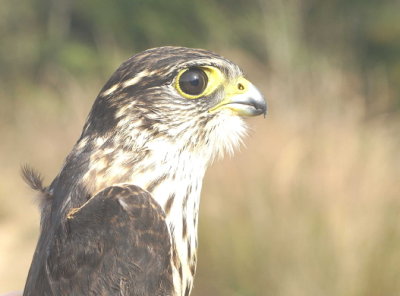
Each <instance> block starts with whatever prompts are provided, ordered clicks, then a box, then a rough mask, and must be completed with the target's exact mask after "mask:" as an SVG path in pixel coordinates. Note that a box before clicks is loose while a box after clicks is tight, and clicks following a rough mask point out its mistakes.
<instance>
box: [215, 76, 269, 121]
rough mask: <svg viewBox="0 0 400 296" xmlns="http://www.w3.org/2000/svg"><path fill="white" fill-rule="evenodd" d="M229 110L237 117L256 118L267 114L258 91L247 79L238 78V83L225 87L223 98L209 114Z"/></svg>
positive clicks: (265, 106)
mask: <svg viewBox="0 0 400 296" xmlns="http://www.w3.org/2000/svg"><path fill="white" fill-rule="evenodd" d="M222 109H229V110H230V111H231V112H232V113H233V114H235V115H239V116H257V115H261V114H264V117H265V115H266V113H267V104H266V102H265V100H264V97H263V95H262V94H261V93H260V91H259V90H258V89H257V88H256V87H255V86H254V85H253V84H252V83H251V82H249V81H248V80H247V79H245V78H243V77H240V78H239V79H238V81H237V82H236V83H235V84H234V85H231V86H228V87H227V91H226V95H225V98H224V99H223V100H222V101H221V102H220V103H218V104H217V105H216V106H214V107H212V108H211V109H210V112H213V111H217V110H222Z"/></svg>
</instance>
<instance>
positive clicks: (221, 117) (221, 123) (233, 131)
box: [209, 108, 247, 158]
mask: <svg viewBox="0 0 400 296" xmlns="http://www.w3.org/2000/svg"><path fill="white" fill-rule="evenodd" d="M232 115H233V113H232V110H229V109H225V108H224V109H221V110H219V112H218V115H217V116H216V117H215V118H214V120H213V121H214V122H215V125H217V126H216V128H214V129H212V132H211V133H210V134H209V140H210V146H212V148H213V157H212V158H215V157H217V158H223V156H224V155H225V154H229V155H230V156H231V155H233V153H234V151H235V150H236V149H237V148H238V147H239V146H240V145H241V144H242V139H243V137H244V136H246V134H247V125H246V122H245V121H244V120H243V119H242V118H241V117H240V116H232Z"/></svg>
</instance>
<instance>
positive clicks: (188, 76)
mask: <svg viewBox="0 0 400 296" xmlns="http://www.w3.org/2000/svg"><path fill="white" fill-rule="evenodd" d="M207 82H208V78H207V74H206V73H205V72H204V71H203V70H202V69H199V68H189V69H187V70H186V71H185V72H183V73H182V75H181V76H180V77H179V88H180V89H181V90H182V92H184V93H185V94H188V95H191V96H197V95H200V94H201V93H202V92H203V91H204V90H205V89H206V87H207Z"/></svg>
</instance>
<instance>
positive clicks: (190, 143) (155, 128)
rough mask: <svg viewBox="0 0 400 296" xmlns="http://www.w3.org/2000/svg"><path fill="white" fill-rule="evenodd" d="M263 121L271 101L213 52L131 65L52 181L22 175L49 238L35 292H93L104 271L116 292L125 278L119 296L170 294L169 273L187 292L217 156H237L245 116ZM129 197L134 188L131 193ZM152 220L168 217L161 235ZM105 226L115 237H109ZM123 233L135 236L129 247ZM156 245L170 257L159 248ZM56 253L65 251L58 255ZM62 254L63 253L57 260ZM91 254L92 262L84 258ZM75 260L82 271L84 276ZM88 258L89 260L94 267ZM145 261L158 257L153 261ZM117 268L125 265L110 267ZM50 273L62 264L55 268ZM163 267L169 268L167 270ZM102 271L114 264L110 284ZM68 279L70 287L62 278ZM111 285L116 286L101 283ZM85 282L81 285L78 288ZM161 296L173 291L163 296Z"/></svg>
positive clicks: (158, 53) (104, 93)
mask: <svg viewBox="0 0 400 296" xmlns="http://www.w3.org/2000/svg"><path fill="white" fill-rule="evenodd" d="M265 113H266V104H265V101H264V99H263V97H262V95H261V94H260V92H259V91H258V90H257V89H256V88H255V87H254V86H253V85H252V84H251V83H250V82H249V81H248V80H246V79H245V78H244V76H243V72H242V71H241V70H240V69H239V67H238V66H236V65H235V64H233V63H232V62H230V61H228V60H227V59H225V58H223V57H221V56H218V55H216V54H214V53H212V52H209V51H205V50H201V49H189V48H183V47H161V48H155V49H150V50H147V51H144V52H142V53H139V54H137V55H135V56H133V57H131V58H130V59H128V60H127V61H126V62H124V63H123V64H122V65H121V66H120V67H119V68H118V69H117V70H116V71H115V73H114V74H113V75H112V76H111V78H110V79H109V81H108V82H107V83H106V85H105V86H104V87H103V89H102V90H101V91H100V93H99V95H98V96H97V98H96V100H95V102H94V105H93V107H92V110H91V112H90V114H89V116H88V119H87V121H86V124H85V126H84V128H83V132H82V135H81V137H80V138H79V140H78V142H77V143H76V145H75V146H74V148H73V149H72V151H71V153H70V154H69V155H68V157H67V159H66V161H65V163H64V166H63V168H62V169H61V172H60V173H59V174H58V176H57V177H56V178H55V179H54V181H53V182H52V183H51V185H50V186H49V187H46V188H43V186H42V185H41V183H40V178H39V177H38V176H37V175H35V174H33V173H32V172H30V171H29V170H25V172H24V175H25V178H26V179H27V181H28V182H29V183H30V184H31V186H32V187H33V188H35V189H38V190H40V191H42V193H43V196H44V201H43V205H42V222H41V225H42V234H41V237H40V239H39V242H38V247H37V252H36V253H35V257H34V261H33V264H32V267H31V271H30V276H29V278H28V282H27V286H26V291H35V289H36V288H35V287H39V288H40V289H42V288H43V289H44V290H46V289H48V288H49V285H53V286H57V285H61V284H62V285H63V286H62V287H63V288H62V289H64V290H62V289H61V288H60V289H61V290H62V291H66V292H65V293H58V294H64V295H72V294H74V295H76V294H77V293H73V292H71V291H77V290H72V289H84V288H83V287H86V285H87V284H88V281H87V279H88V278H89V277H88V276H86V274H85V276H84V277H82V275H83V273H86V272H91V274H92V276H93V275H96V274H98V273H99V272H100V273H101V274H102V277H101V279H102V281H101V283H99V285H100V287H101V288H102V289H103V288H104V289H109V288H110V289H111V288H112V289H114V288H115V285H116V284H115V283H117V282H119V283H120V285H121V283H123V287H121V286H119V287H118V288H119V289H120V291H128V290H129V289H128V288H127V287H129V285H127V286H126V287H125V284H124V283H125V280H126V277H130V284H131V285H132V287H133V286H134V287H135V291H136V288H137V287H142V288H143V287H144V284H145V286H146V287H147V286H149V285H152V284H154V283H156V284H155V285H153V286H154V288H155V290H157V291H159V288H160V287H161V288H162V289H164V290H165V289H166V288H165V287H164V286H162V285H161V286H160V283H164V280H163V279H160V274H166V282H167V283H173V290H174V291H175V294H176V295H183V293H184V295H189V293H190V290H191V287H192V282H193V277H194V274H195V270H196V262H197V257H196V256H197V255H196V250H197V224H198V211H199V202H200V191H201V186H202V180H203V176H204V173H205V170H206V168H207V165H208V164H209V163H210V162H211V160H212V159H213V158H214V157H215V156H217V155H222V154H223V153H224V151H228V152H232V151H233V148H234V146H235V145H236V144H238V143H240V139H241V137H242V136H243V135H244V134H245V130H246V127H245V124H244V121H243V119H242V118H243V117H244V116H256V115H260V114H265ZM116 188H117V189H118V188H120V189H118V190H119V191H118V190H117V189H116ZM132 188H134V189H135V190H134V191H132ZM115 190H117V191H118V192H119V193H118V192H116V191H115ZM121 192H125V193H124V196H121V194H122V193H121ZM123 197H124V198H123ZM116 202H117V203H119V204H118V205H117V204H116ZM129 204H131V205H132V204H133V205H135V206H133V207H130V206H129ZM113 209H114V210H115V211H114V210H113ZM132 209H133V210H134V211H133V212H132V211H131V210H132ZM137 209H140V210H141V211H142V212H143V213H144V214H143V215H142V214H140V213H142V212H140V211H139V213H138V212H137V211H136V210H137ZM131 212H132V213H131ZM85 213H86V214H85ZM116 213H125V216H124V215H122V214H121V215H122V216H120V215H117V214H116ZM105 214H107V215H105ZM113 215H115V217H114V216H113ZM77 216H78V218H76V217H77ZM79 217H81V218H79ZM107 217H108V218H110V219H108V218H107ZM111 217H112V219H111ZM149 217H156V218H157V219H158V218H159V219H158V220H157V221H158V222H157V223H158V224H157V225H158V226H157V225H156V226H157V227H155V226H154V223H153V222H154V221H155V220H154V221H153V220H151V219H150V220H149ZM114 218H115V219H114ZM68 219H69V220H71V219H72V221H78V222H79V221H80V222H79V223H81V224H79V223H78V224H76V225H78V226H77V228H76V229H75V232H76V233H77V234H79V235H76V236H75V238H76V240H75V241H73V236H72V235H70V233H68V232H66V231H64V230H65V229H67V228H65V229H64V228H63V227H64V224H65V221H66V220H68ZM74 219H75V220H74ZM107 219H108V220H107ZM132 219H134V220H132ZM69 220H68V221H69ZM116 221H119V222H116ZM132 221H137V223H136V224H135V223H132ZM136 226H137V227H138V229H136V228H135V227H136ZM142 226H145V228H146V231H143V229H141V227H142ZM102 227H106V228H107V229H111V230H110V231H108V230H107V231H103V230H102ZM147 227H150V229H151V230H147ZM151 227H155V228H154V229H153V228H151ZM139 228H140V229H139ZM68 229H70V228H68ZM82 229H90V231H91V232H90V233H92V234H93V233H97V234H99V235H101V237H102V238H103V239H104V238H105V237H104V234H106V235H107V236H108V238H109V241H110V243H111V244H110V246H111V247H110V248H111V249H113V250H114V252H115V253H116V254H119V257H118V256H114V254H115V253H112V252H111V251H110V252H109V253H107V254H108V255H107V254H106V255H104V256H108V257H104V258H105V259H103V255H102V256H100V257H96V258H95V259H96V260H97V261H96V260H95V261H93V260H94V257H93V256H92V255H91V254H92V253H91V252H92V247H91V246H92V245H90V243H91V239H92V240H93V237H94V236H92V237H87V236H86V234H82V233H81V232H80V231H81V230H82ZM120 229H121V231H124V232H121V233H124V234H126V235H127V236H128V237H129V238H130V240H124V239H123V236H122V235H121V233H120ZM93 231H94V232H93ZM96 231H97V232H96ZM85 233H86V232H85ZM64 234H66V236H65V240H64V238H63V236H62V235H64ZM140 234H143V235H145V236H144V237H147V238H148V236H146V235H147V234H154V238H153V239H152V240H151V241H148V239H147V238H146V239H139V238H140V236H139V235H140ZM93 235H94V234H93ZM95 237H96V239H97V237H98V236H95ZM116 237H118V238H121V240H120V244H118V243H116V242H115V240H114V238H116ZM159 238H161V240H159ZM131 241H135V244H131V243H130V242H131ZM55 243H57V244H56V245H55ZM125 243H128V244H129V247H128V248H125V247H124V246H125ZM76 244H78V246H79V247H77V245H76ZM121 244H122V245H121ZM154 246H159V247H160V248H159V249H160V250H161V251H165V252H164V253H157V252H154V250H157V248H154ZM88 248H89V250H90V251H88ZM94 249H96V250H100V251H101V248H94ZM48 250H52V252H53V253H52V254H56V255H54V256H53V257H51V258H50V259H49V257H48V256H49V255H48V254H49V252H48ZM59 250H61V251H62V252H63V253H60V254H62V255H60V254H58V253H57V252H58V251H59ZM82 250H83V251H82ZM61 251H60V252H61ZM81 251H82V252H83V253H84V254H85V256H81V253H80V252H81ZM125 251H127V252H128V251H129V252H131V253H129V254H128V253H126V254H125V253H124V252H125ZM122 253H123V254H125V255H123V254H122ZM65 254H68V255H65ZM86 254H90V256H86ZM131 254H134V255H135V254H136V255H135V256H136V257H135V258H132V256H131ZM143 254H147V255H148V256H149V257H146V256H147V255H146V256H144V255H143ZM64 255H65V256H64ZM116 257H118V258H116ZM71 258H75V259H76V260H75V259H74V260H75V261H73V262H75V263H74V264H75V265H77V266H78V265H79V266H80V267H81V268H80V269H79V268H78V269H77V273H76V274H75V273H74V272H75V267H76V266H75V265H73V264H71V263H70V262H72V261H71V260H72V259H71ZM85 258H86V259H87V258H89V259H90V260H89V259H87V260H89V261H90V264H89V265H90V268H89V269H88V266H89V265H86V261H84V259H85ZM143 258H150V259H151V258H153V259H154V260H153V261H152V260H150V259H149V260H147V262H143V260H142V259H143ZM159 258H161V259H163V261H162V260H161V261H160V260H159ZM48 259H49V260H48ZM82 260H83V261H82ZM108 260H111V261H108ZM112 260H114V261H112ZM115 260H117V261H118V262H117V263H118V264H117V263H115V264H117V265H113V264H109V265H107V264H103V263H104V262H116V261H115ZM137 261H140V262H141V266H140V268H138V269H135V268H133V267H132V266H136V263H135V262H137ZM144 261H146V260H144ZM65 262H67V263H66V264H64V263H65ZM93 262H96V264H94V263H93ZM132 262H133V263H135V264H131V263H132ZM152 262H155V264H153V263H152ZM160 262H161V263H162V262H164V263H165V264H164V265H160V264H161V263H160ZM100 263H101V264H100ZM153 265H154V266H153ZM49 266H51V267H52V268H53V269H52V271H50V272H49V270H50V269H49ZM82 266H83V267H82ZM121 266H122V267H125V266H129V268H128V271H127V273H126V275H123V274H120V273H121V271H123V270H124V269H123V268H122V267H121ZM157 266H158V267H160V266H161V267H160V269H161V271H162V272H161V273H160V272H158V269H157V268H156V267H157ZM98 267H99V268H100V267H104V268H106V269H105V270H106V271H108V273H107V272H106V275H105V276H104V274H103V270H102V269H98ZM72 269H73V271H74V272H73V274H72V275H71V277H69V276H70V272H69V271H70V270H72ZM138 270H139V272H138ZM149 270H151V271H153V272H154V275H153V276H151V277H150V278H148V279H147V282H146V283H142V282H140V281H139V282H137V278H136V275H138V276H139V275H140V276H142V275H143V274H145V275H146V276H147V273H146V272H147V271H149ZM67 271H68V272H67ZM55 275H57V276H56V278H54V276H55ZM58 275H60V276H62V277H67V278H68V281H67V280H65V278H64V279H63V280H62V281H59V279H58ZM75 275H77V276H75ZM114 276H121V278H124V281H122V280H118V281H116V280H115V277H114ZM96 277H97V276H96ZM139 278H140V277H139ZM104 279H106V280H110V281H111V282H112V284H110V281H108V282H107V283H106V282H104V283H103V280H104ZM64 280H65V281H64ZM77 280H81V281H80V282H78V283H76V281H77ZM71 283H74V284H71ZM90 284H91V285H96V284H98V282H96V281H94V282H93V283H90ZM168 285H169V284H168ZM53 286H52V287H53ZM57 287H58V286H57ZM60 287H61V286H60ZM138 289H139V290H137V291H141V290H140V288H138ZM143 289H144V288H143ZM168 289H169V288H168ZM44 290H43V291H44ZM68 291H69V293H67V292H68ZM79 291H83V290H79ZM96 291H97V290H96ZM107 291H108V290H107ZM113 291H114V292H115V290H113ZM129 291H131V290H129ZM129 291H128V292H129ZM128 292H127V293H126V294H131V292H129V293H128ZM37 294H38V293H36V294H27V295H37ZM39 294H41V295H42V294H43V293H39ZM39 294H38V295H39ZM78 294H84V293H78ZM100 294H101V293H100ZM122 294H124V295H125V292H124V293H121V295H122ZM161 294H162V295H166V293H164V292H162V293H160V294H157V295H161ZM175 294H174V295H175ZM135 295H136V294H135ZM141 295H142V294H141ZM143 295H144V294H143ZM146 295H147V294H146ZM151 295H155V294H151ZM168 295H170V294H168Z"/></svg>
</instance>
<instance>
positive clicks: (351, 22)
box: [0, 0, 400, 296]
mask: <svg viewBox="0 0 400 296" xmlns="http://www.w3.org/2000/svg"><path fill="white" fill-rule="evenodd" d="M399 11H400V2H399V1H390V0H381V1H372V0H352V1H349V0H326V1H316V0H258V1H255V0H254V1H253V0H250V1H249V0H236V1H232V0H231V1H228V0H220V1H217V0H205V1H196V2H195V1H193V2H192V1H183V0H169V1H161V0H120V1H107V0H84V1H70V0H30V1H19V0H17V1H14V0H13V1H12V0H2V2H1V5H0V38H1V46H0V136H1V144H0V176H1V178H0V292H5V291H9V290H15V289H21V288H23V286H24V281H25V278H26V275H27V272H28V268H29V265H30V262H31V258H32V255H33V252H34V248H35V244H36V240H37V237H38V229H39V211H38V209H37V204H36V202H35V198H34V193H33V192H31V191H30V190H29V189H28V187H27V185H25V184H24V183H23V181H22V180H21V178H20V176H19V175H20V165H21V164H24V163H29V164H31V165H32V166H34V167H35V168H37V169H38V170H39V171H41V172H42V173H43V176H44V177H45V183H46V184H49V183H50V182H51V181H52V178H53V177H55V175H56V174H57V173H58V171H59V169H60V167H61V165H62V163H63V161H64V158H65V156H66V155H67V153H68V152H69V151H70V149H71V147H72V146H73V144H74V143H75V141H76V140H77V138H78V136H79V134H80V132H81V128H82V126H83V123H84V121H85V118H86V115H87V114H88V112H89V108H90V106H91V104H92V103H93V100H94V98H95V97H96V95H97V93H98V91H99V90H100V88H101V87H102V85H103V84H104V83H105V81H106V80H107V79H108V77H109V76H110V75H111V73H112V72H113V71H114V70H115V69H116V68H117V67H118V66H119V64H120V63H121V62H122V61H124V60H125V59H127V58H128V57H129V56H131V55H132V54H134V53H137V52H139V51H142V50H144V49H147V48H150V47H156V46H162V45H181V46H188V47H201V48H206V49H210V50H213V51H216V52H218V53H220V54H222V55H224V56H226V57H227V58H229V59H231V60H233V61H235V62H236V63H238V64H239V65H240V66H241V67H242V68H243V69H244V71H245V73H246V74H247V76H248V77H249V79H250V80H251V81H252V82H254V83H255V84H256V85H257V86H258V87H259V88H260V89H261V90H262V92H263V93H264V94H265V96H266V98H267V101H268V104H269V108H270V109H269V114H268V116H267V118H266V119H263V118H254V119H250V120H249V125H250V127H251V131H250V136H249V137H248V138H247V139H246V141H245V143H246V147H242V149H241V151H238V153H236V155H235V157H234V158H229V157H227V158H226V159H225V160H223V161H219V162H216V163H215V164H214V165H213V166H212V167H211V168H210V169H209V171H208V173H207V175H206V176H207V177H206V179H205V182H204V187H203V188H204V189H203V194H202V204H201V215H200V229H199V232H200V233H199V235H200V246H199V265H198V272H197V276H196V280H195V286H194V292H193V295H195V296H201V295H223V296H225V295H226V296H227V295H249V296H250V295H274V296H276V295H277V296H293V295H296V296H302V295H304V296H305V295H307V296H310V295H328V296H329V295H340V296H361V295H362V296H365V295H367V296H368V295H371V296H372V295H374V296H375V295H385V296H386V295H399V293H400V281H399V276H400V153H399V149H400V117H399V115H400V83H399V82H400V54H399V53H400V18H399Z"/></svg>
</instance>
